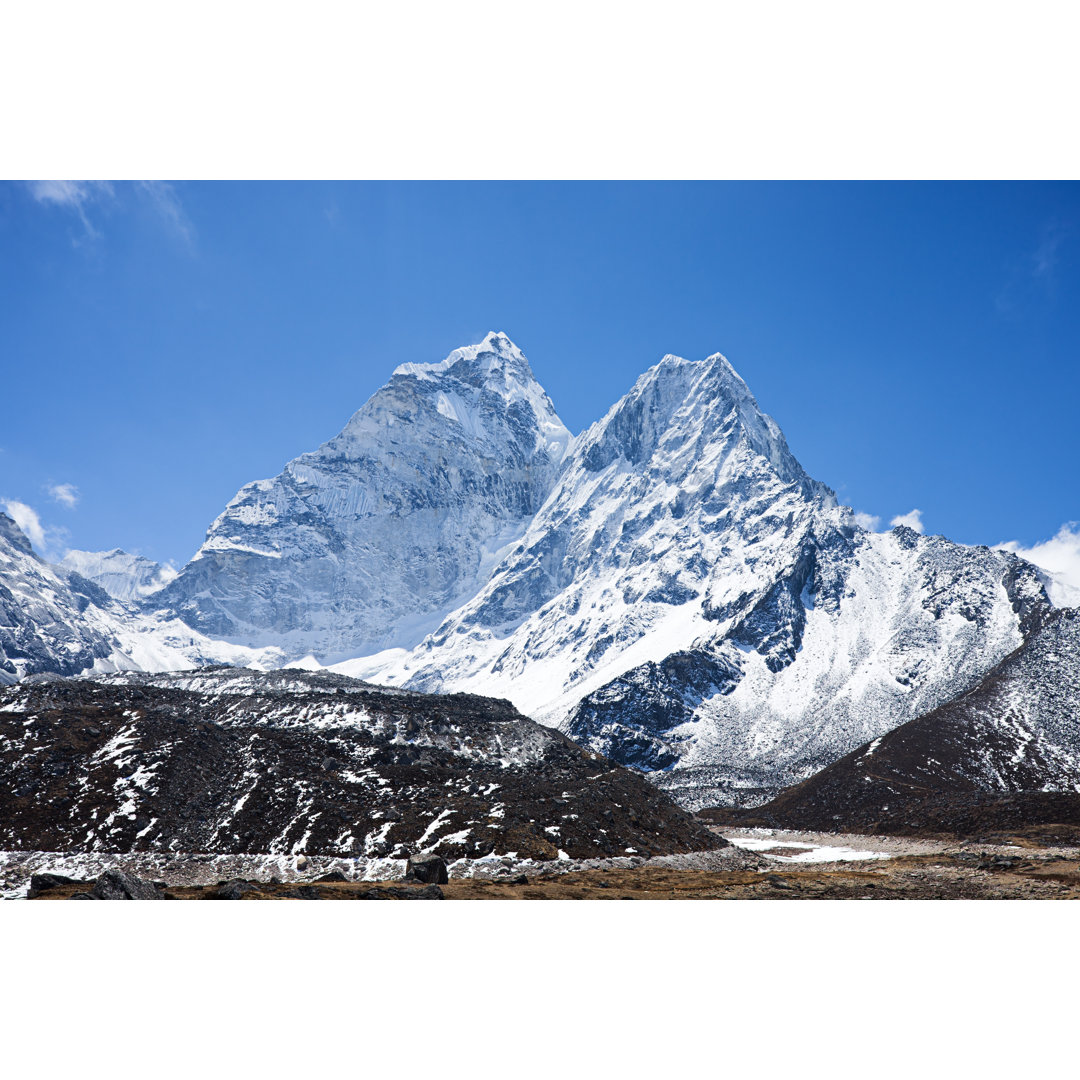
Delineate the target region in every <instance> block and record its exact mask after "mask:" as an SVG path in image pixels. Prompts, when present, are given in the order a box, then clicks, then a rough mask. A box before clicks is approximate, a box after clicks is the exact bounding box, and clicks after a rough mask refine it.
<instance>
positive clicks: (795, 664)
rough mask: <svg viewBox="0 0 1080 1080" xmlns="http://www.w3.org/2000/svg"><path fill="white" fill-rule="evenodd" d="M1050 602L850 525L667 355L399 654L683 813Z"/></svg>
mask: <svg viewBox="0 0 1080 1080" xmlns="http://www.w3.org/2000/svg"><path fill="white" fill-rule="evenodd" d="M1048 609H1049V601H1048V600H1047V597H1046V594H1045V592H1044V590H1043V585H1042V581H1041V579H1040V575H1039V572H1038V571H1037V570H1036V569H1035V568H1034V567H1032V566H1030V565H1028V564H1026V563H1024V562H1022V561H1021V560H1019V559H1018V558H1016V557H1015V556H1013V555H1010V554H1007V553H1004V552H999V551H989V550H988V549H986V548H968V547H964V546H961V545H958V544H953V543H950V542H949V541H948V540H945V539H944V538H942V537H927V536H920V535H918V534H917V533H915V532H913V531H912V530H911V529H907V528H898V529H895V530H893V531H892V532H890V533H884V534H877V533H870V532H867V531H865V530H863V529H861V528H859V527H858V526H857V525H856V523H855V521H854V518H853V516H852V514H851V511H850V510H849V509H848V508H846V507H842V506H839V505H837V502H836V499H835V497H834V495H833V493H832V492H831V491H830V490H829V489H828V488H826V487H825V486H824V485H822V484H819V483H817V482H815V481H813V480H811V479H810V478H809V477H808V476H807V475H806V474H805V472H804V471H803V470H802V469H801V468H800V466H799V464H798V462H797V461H796V460H795V458H794V457H793V456H792V454H791V452H790V450H789V449H788V447H787V444H786V442H785V440H784V437H783V434H782V433H781V432H780V429H779V428H778V427H777V425H776V424H775V422H774V421H773V420H772V419H771V418H769V417H768V416H766V415H765V414H764V413H762V412H761V411H760V409H759V408H758V406H757V403H756V401H755V400H754V398H753V396H752V395H751V393H750V391H749V390H748V389H747V387H746V384H745V383H744V382H743V380H742V379H741V378H740V377H739V376H738V375H737V374H736V372H735V371H734V370H733V369H732V367H731V365H730V364H729V363H728V362H727V361H726V360H725V359H724V358H723V357H722V356H719V355H718V356H714V357H710V358H709V359H708V360H705V361H702V362H688V361H685V360H681V359H679V358H677V357H666V358H665V359H664V360H663V361H662V362H661V363H660V364H658V365H657V366H656V367H654V368H652V369H650V370H649V371H648V372H646V374H645V375H643V376H642V377H641V378H640V379H639V380H638V382H637V383H636V385H635V386H634V388H633V389H632V390H631V392H630V393H629V394H627V395H626V397H625V398H623V399H622V400H621V401H620V402H619V403H618V404H616V405H615V407H614V408H613V409H612V410H611V411H610V412H609V413H608V415H607V416H606V417H604V419H603V420H601V421H599V422H598V423H597V424H594V425H593V426H592V427H591V428H590V429H589V430H588V431H587V432H585V433H584V434H583V435H581V436H580V437H578V438H577V439H576V440H575V441H574V444H573V447H572V449H571V452H570V454H569V456H568V459H567V462H566V465H565V467H564V469H563V472H562V475H561V476H560V478H559V481H558V483H557V484H556V486H555V489H554V490H553V491H552V493H551V495H550V497H549V498H548V500H547V502H546V503H545V504H544V506H543V507H542V508H541V510H540V511H539V513H538V514H537V515H536V517H535V519H534V520H533V522H532V524H531V525H530V527H529V529H528V532H527V533H526V534H525V535H524V537H523V538H522V540H521V542H520V543H519V544H517V545H516V546H515V547H514V548H512V549H511V550H510V551H509V553H508V554H507V555H506V556H505V557H504V558H503V560H502V561H501V563H500V564H499V565H498V566H496V567H495V569H494V571H493V572H492V574H491V577H490V579H489V581H488V582H487V584H486V585H485V586H484V587H483V588H482V589H481V590H480V591H479V592H478V593H477V595H476V597H475V598H473V599H472V600H470V601H469V602H468V603H466V604H464V605H463V606H462V607H461V608H460V609H459V610H457V611H456V612H454V613H453V614H452V615H450V616H449V617H448V618H447V619H446V621H445V622H444V623H443V624H442V626H440V627H439V629H438V630H437V631H436V632H434V633H433V634H431V635H430V636H429V637H428V638H427V639H426V640H425V641H423V642H422V643H421V644H420V645H419V646H418V647H417V648H416V649H414V650H413V652H412V653H411V654H409V655H407V656H405V657H394V658H390V659H384V658H380V657H376V658H373V660H371V661H363V660H358V661H355V662H351V663H346V664H342V665H339V670H342V671H345V672H348V673H350V674H355V675H357V676H362V677H365V678H372V679H375V680H377V681H386V682H389V683H391V684H395V685H407V686H409V687H413V688H417V689H424V690H428V691H436V690H464V689H468V690H470V691H473V692H479V693H485V694H491V695H497V696H500V697H507V698H509V699H510V700H511V701H513V702H514V704H515V705H517V706H518V708H520V709H522V710H523V711H525V712H527V713H528V714H529V715H532V716H535V717H537V718H538V719H541V720H542V721H543V722H545V723H550V724H558V725H562V730H564V731H565V732H567V733H568V734H570V735H571V736H572V737H573V738H574V739H576V740H577V741H579V742H581V743H583V744H584V745H586V746H588V747H590V748H591V749H593V750H595V751H597V752H600V753H603V754H605V755H607V756H610V757H612V758H613V759H614V760H617V761H620V762H622V763H624V764H627V765H632V766H634V767H636V768H639V769H643V770H649V771H653V772H659V775H657V776H655V777H654V778H655V779H656V781H657V782H658V783H660V784H661V785H662V786H664V787H665V789H667V790H669V791H670V792H672V793H673V794H674V795H675V796H676V797H677V798H679V799H680V800H681V801H683V802H684V804H686V805H688V806H702V805H706V804H708V803H709V802H716V801H729V802H735V803H739V802H754V801H757V802H761V801H763V800H764V799H765V798H767V797H769V795H770V794H775V792H776V791H778V790H779V789H780V788H781V787H783V786H784V785H785V784H789V783H791V782H793V781H795V780H797V779H799V778H800V777H802V776H805V775H808V774H809V773H810V772H813V771H814V770H816V769H818V768H820V767H821V766H823V765H825V764H827V763H828V762H829V761H831V760H834V759H835V758H836V757H838V756H841V755H842V754H844V753H846V752H847V751H849V750H850V749H852V748H853V747H855V746H857V745H859V744H860V743H862V742H864V741H866V740H867V739H868V738H872V737H875V736H877V735H879V734H882V733H883V732H885V731H888V730H890V729H891V728H893V727H896V726H897V725H899V724H901V723H903V722H905V721H906V720H909V719H912V718H913V717H915V716H918V715H920V714H921V713H923V712H925V711H927V710H928V709H931V708H933V707H935V706H936V705H939V704H941V703H942V702H944V701H946V700H948V699H949V698H951V697H953V696H954V695H955V694H956V693H958V692H959V691H961V690H964V689H966V688H968V687H969V686H971V685H973V684H974V683H975V682H977V681H978V679H979V678H980V677H981V676H982V675H983V674H985V672H986V671H987V670H988V669H989V668H990V667H992V666H993V664H995V663H997V662H998V661H999V660H1000V659H1001V658H1002V657H1003V656H1005V655H1006V654H1008V653H1009V652H1010V651H1012V650H1013V649H1015V648H1016V647H1017V646H1018V645H1019V644H1020V643H1021V642H1022V641H1023V634H1024V632H1025V631H1026V630H1027V629H1029V628H1030V627H1031V626H1032V625H1033V624H1034V622H1035V621H1037V619H1038V618H1039V617H1040V616H1041V615H1042V614H1043V613H1045V612H1046V611H1047V610H1048Z"/></svg>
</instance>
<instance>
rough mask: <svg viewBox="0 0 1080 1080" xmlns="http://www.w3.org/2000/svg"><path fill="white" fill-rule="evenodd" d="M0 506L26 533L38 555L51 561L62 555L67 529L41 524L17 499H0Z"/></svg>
mask: <svg viewBox="0 0 1080 1080" xmlns="http://www.w3.org/2000/svg"><path fill="white" fill-rule="evenodd" d="M0 505H2V506H3V507H4V509H5V510H6V511H7V513H8V515H9V516H10V517H11V518H12V519H13V520H14V522H15V524H16V525H18V526H19V528H20V529H22V531H23V532H24V533H26V535H27V537H29V539H30V543H31V544H33V545H34V547H35V548H36V549H37V553H38V554H39V555H43V556H45V558H46V559H49V560H52V561H55V560H56V559H58V558H59V557H60V556H61V555H63V553H64V548H65V546H66V540H67V536H68V532H67V529H61V528H55V527H53V526H50V525H45V524H43V523H42V520H41V518H40V517H39V516H38V512H37V511H36V510H35V509H34V508H33V507H32V506H28V505H27V504H26V503H24V502H21V501H20V500H18V499H0Z"/></svg>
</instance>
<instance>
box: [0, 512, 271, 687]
mask: <svg viewBox="0 0 1080 1080" xmlns="http://www.w3.org/2000/svg"><path fill="white" fill-rule="evenodd" d="M205 663H215V664H220V663H233V664H257V665H259V666H264V667H269V666H277V665H279V664H280V663H281V653H280V651H278V650H274V649H263V650H254V649H247V648H243V647H239V646H234V645H229V644H227V643H225V642H220V641H212V640H210V639H209V638H207V637H205V636H204V635H202V634H199V633H197V632H196V631H193V630H192V629H191V628H190V627H189V626H186V625H185V624H184V623H182V622H180V621H179V620H178V619H170V618H167V617H165V616H159V615H148V614H144V613H141V612H139V611H138V610H137V609H136V608H134V607H132V606H131V605H128V604H124V603H122V602H120V601H118V600H115V599H113V598H112V597H111V596H109V595H108V594H107V593H106V592H105V591H104V590H103V589H102V588H101V587H100V586H98V585H95V584H94V583H93V582H92V581H89V580H87V579H86V578H84V577H83V576H82V575H80V574H78V573H76V572H75V571H73V570H69V569H67V568H65V567H64V566H53V565H51V564H50V563H47V562H45V560H44V559H42V558H41V557H40V556H38V555H37V553H36V552H35V551H34V549H33V547H32V546H31V544H30V541H29V540H28V539H27V537H26V536H25V535H24V534H23V532H22V531H21V530H20V529H19V527H18V525H16V524H15V522H14V521H13V520H12V519H11V518H9V517H8V516H7V515H6V514H0V685H2V684H4V683H12V682H16V681H17V680H19V679H21V678H23V677H24V676H27V675H35V674H40V673H44V672H52V673H54V674H58V675H78V674H81V673H82V672H86V671H115V670H117V669H121V670H126V669H137V670H138V669H148V670H169V669H175V668H188V667H191V666H192V664H205Z"/></svg>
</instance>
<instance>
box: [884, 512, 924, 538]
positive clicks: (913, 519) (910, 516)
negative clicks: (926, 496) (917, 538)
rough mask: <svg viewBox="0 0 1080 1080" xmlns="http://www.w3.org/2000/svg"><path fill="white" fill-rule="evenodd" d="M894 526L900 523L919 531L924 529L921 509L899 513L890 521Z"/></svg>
mask: <svg viewBox="0 0 1080 1080" xmlns="http://www.w3.org/2000/svg"><path fill="white" fill-rule="evenodd" d="M889 525H891V526H892V528H894V529H895V528H896V527H897V526H898V525H906V526H907V527H908V528H909V529H914V530H915V531H916V532H917V533H921V532H922V531H923V520H922V511H921V510H909V511H908V512H907V513H906V514H897V515H896V517H894V518H893V519H892V521H890V522H889Z"/></svg>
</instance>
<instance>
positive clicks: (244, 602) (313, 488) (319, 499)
mask: <svg viewBox="0 0 1080 1080" xmlns="http://www.w3.org/2000/svg"><path fill="white" fill-rule="evenodd" d="M569 441H570V433H569V432H568V431H567V430H566V428H565V427H564V426H563V424H562V422H561V421H560V420H559V418H558V416H556V414H555V410H554V408H553V406H552V404H551V402H550V400H549V399H548V397H547V395H546V394H545V393H544V391H543V389H542V388H541V387H540V385H539V384H538V383H537V382H536V380H535V378H534V377H533V374H532V371H531V369H530V368H529V364H528V361H527V360H526V358H525V356H524V354H523V353H522V352H521V351H520V350H519V349H518V348H517V346H515V345H514V344H513V343H512V342H511V341H510V340H509V339H508V338H507V337H506V336H505V335H504V334H495V333H492V334H489V335H488V336H487V337H486V338H485V339H484V341H483V342H482V343H481V344H480V345H473V346H469V347H467V348H463V349H457V350H455V351H454V352H452V353H451V354H450V355H449V356H448V357H447V358H446V359H445V360H443V361H442V362H441V363H438V364H403V365H401V366H400V367H398V368H397V369H396V370H395V372H394V375H393V377H392V378H391V380H390V382H389V383H387V385H386V386H384V387H383V388H382V389H381V390H379V391H378V392H377V393H376V394H375V395H374V396H373V397H372V398H371V400H370V401H368V402H367V404H366V405H364V406H363V408H361V409H360V410H359V411H358V412H357V413H356V414H355V415H354V416H353V417H352V419H351V420H350V421H349V423H348V424H347V425H346V426H345V429H344V430H343V431H342V432H341V434H339V435H338V436H337V437H336V438H334V439H331V440H330V441H329V442H328V443H326V444H324V445H323V446H321V447H320V448H319V449H318V450H316V451H314V452H312V453H309V454H304V455H302V456H301V457H299V458H297V459H296V460H295V461H292V462H290V463H289V464H288V465H286V467H285V469H284V471H283V472H282V473H281V474H280V475H279V476H277V477H275V478H274V479H272V480H261V481H257V482H255V483H252V484H248V485H247V486H245V487H244V488H242V489H241V491H240V492H238V494H237V495H236V497H235V498H234V499H233V500H232V501H231V502H230V503H229V505H228V507H227V508H226V509H225V512H224V513H223V514H222V515H221V516H220V517H219V518H218V519H217V520H216V521H215V522H214V523H213V525H212V526H211V527H210V530H209V532H208V533H207V538H206V541H205V543H204V544H203V546H202V547H201V548H200V550H199V552H198V553H197V555H196V556H195V558H194V559H193V560H192V561H191V562H190V563H189V564H188V565H187V566H185V567H184V568H183V569H182V570H181V571H180V574H179V576H178V577H177V578H176V580H174V581H173V582H172V583H171V584H170V585H168V586H167V587H166V588H165V589H164V590H163V591H162V592H161V593H159V594H157V595H156V596H155V597H154V598H153V601H152V603H153V604H155V605H159V606H162V607H167V608H170V609H172V610H173V611H175V613H176V614H178V615H179V616H180V617H181V618H183V619H184V620H185V621H186V622H188V623H189V624H190V625H191V626H193V627H196V628H197V629H199V630H201V631H203V632H205V633H207V634H211V635H214V636H218V637H222V638H225V639H227V640H229V641H233V642H238V643H242V644H246V645H251V646H262V645H274V646H276V647H280V648H283V649H284V650H285V652H286V653H287V654H288V656H289V657H291V658H294V659H295V658H298V657H302V656H304V655H305V654H314V655H315V656H316V657H317V658H319V659H320V660H321V661H323V662H329V661H331V660H336V659H342V658H343V657H346V656H356V655H358V654H360V653H364V652H372V651H375V650H378V649H382V648H386V647H391V646H411V645H413V644H415V643H416V642H417V641H419V640H420V638H422V637H423V635H424V633H426V632H427V631H428V630H430V629H432V628H433V627H434V626H436V625H438V623H439V622H440V621H441V620H442V618H443V617H444V616H445V614H446V613H447V612H448V611H451V610H453V609H454V608H455V607H457V606H458V605H459V604H461V603H462V602H463V601H464V600H467V599H468V598H469V597H471V596H472V595H473V594H475V593H476V591H477V590H478V589H479V588H480V587H481V585H482V584H483V582H484V581H485V580H486V578H487V576H488V574H489V572H490V569H491V567H492V565H493V564H494V563H495V561H496V556H497V553H498V552H499V550H500V549H502V548H504V547H506V545H508V544H512V543H514V542H515V541H516V540H517V539H518V538H519V537H520V535H521V534H522V533H523V532H524V531H525V529H526V528H527V526H528V523H529V521H530V520H531V519H532V517H533V515H534V514H535V513H536V511H537V510H538V509H539V507H540V505H541V504H542V503H543V501H544V499H545V498H546V496H547V494H548V492H549V491H550V489H551V486H552V484H553V483H554V482H555V478H556V476H557V474H558V470H559V467H560V465H561V463H562V459H563V457H564V455H565V451H566V447H567V445H568V443H569Z"/></svg>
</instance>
